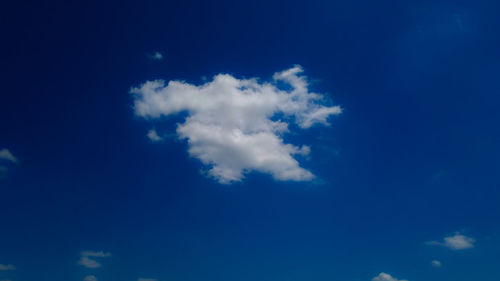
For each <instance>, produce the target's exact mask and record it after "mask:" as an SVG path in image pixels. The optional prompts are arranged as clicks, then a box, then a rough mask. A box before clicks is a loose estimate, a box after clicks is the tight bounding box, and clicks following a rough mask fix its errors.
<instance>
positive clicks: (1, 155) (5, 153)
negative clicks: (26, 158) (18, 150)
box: [0, 148, 19, 164]
mask: <svg viewBox="0 0 500 281" xmlns="http://www.w3.org/2000/svg"><path fill="white" fill-rule="evenodd" d="M0 159H4V160H7V161H10V162H12V163H16V164H17V163H19V160H17V158H16V157H15V156H14V155H13V154H12V153H11V152H10V151H9V150H8V149H6V148H4V149H0Z"/></svg>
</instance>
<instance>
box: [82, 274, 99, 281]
mask: <svg viewBox="0 0 500 281" xmlns="http://www.w3.org/2000/svg"><path fill="white" fill-rule="evenodd" d="M83 281H97V278H96V277H95V276H94V275H87V276H86V277H85V278H84V279H83Z"/></svg>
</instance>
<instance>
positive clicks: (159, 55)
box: [149, 52, 163, 60]
mask: <svg viewBox="0 0 500 281" xmlns="http://www.w3.org/2000/svg"><path fill="white" fill-rule="evenodd" d="M149 58H150V59H152V60H162V59H163V54H162V53H160V52H154V53H153V54H151V55H149Z"/></svg>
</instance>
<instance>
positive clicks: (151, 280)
mask: <svg viewBox="0 0 500 281" xmlns="http://www.w3.org/2000/svg"><path fill="white" fill-rule="evenodd" d="M137 281H158V279H154V278H139V279H137Z"/></svg>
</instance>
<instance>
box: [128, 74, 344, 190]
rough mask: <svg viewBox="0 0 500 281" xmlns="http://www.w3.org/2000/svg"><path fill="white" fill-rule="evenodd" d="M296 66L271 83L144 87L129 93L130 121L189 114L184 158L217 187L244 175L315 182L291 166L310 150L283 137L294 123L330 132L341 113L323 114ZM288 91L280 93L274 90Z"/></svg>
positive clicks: (222, 78)
mask: <svg viewBox="0 0 500 281" xmlns="http://www.w3.org/2000/svg"><path fill="white" fill-rule="evenodd" d="M302 71H303V70H302V68H301V67H300V66H295V67H293V68H291V69H288V70H285V71H283V72H278V73H276V74H275V75H274V76H273V81H272V82H269V83H268V82H260V81H259V80H258V79H237V78H235V77H233V76H231V75H228V74H219V75H217V76H215V77H214V79H213V81H211V82H207V83H205V84H203V85H200V86H196V85H193V84H189V83H186V82H182V81H170V82H168V84H166V85H165V81H163V80H155V81H147V82H146V83H144V84H142V85H141V86H140V87H138V88H132V89H131V93H132V94H133V96H134V99H135V103H134V108H135V114H136V115H138V116H141V117H144V118H160V117H163V116H169V115H175V114H178V113H180V112H187V113H188V117H187V118H186V119H185V122H184V123H182V124H178V126H177V134H178V136H179V138H180V139H186V140H187V142H188V145H189V150H188V151H189V154H190V155H191V156H192V157H195V158H198V159H200V160H201V162H202V163H203V164H205V165H207V166H208V174H209V175H210V176H212V177H214V178H215V179H217V180H218V181H219V182H221V183H231V182H235V181H240V180H242V179H243V178H244V175H245V174H246V173H248V172H250V171H258V172H261V173H267V174H271V175H272V176H273V177H274V178H275V179H277V180H294V181H308V180H311V179H313V178H314V175H313V174H312V173H311V172H310V171H308V170H306V169H304V168H302V167H301V166H300V165H299V162H298V161H297V160H296V159H295V158H294V155H297V154H302V155H304V154H307V153H308V152H309V147H306V146H302V147H298V146H295V145H292V144H286V143H284V140H283V137H282V135H283V134H284V133H286V132H288V131H289V123H290V122H294V123H295V124H297V125H298V126H299V127H300V128H302V129H307V128H309V127H311V126H313V125H314V124H323V125H328V118H329V116H331V115H337V114H340V113H341V111H342V110H341V108H340V107H339V106H325V105H323V103H324V97H323V96H322V95H320V94H317V93H313V92H309V90H308V82H307V79H306V77H304V76H300V75H299V74H300V73H301V72H302ZM279 82H282V83H285V84H288V85H289V86H291V89H289V90H288V89H286V90H285V89H280V88H279V87H278V83H279Z"/></svg>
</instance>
